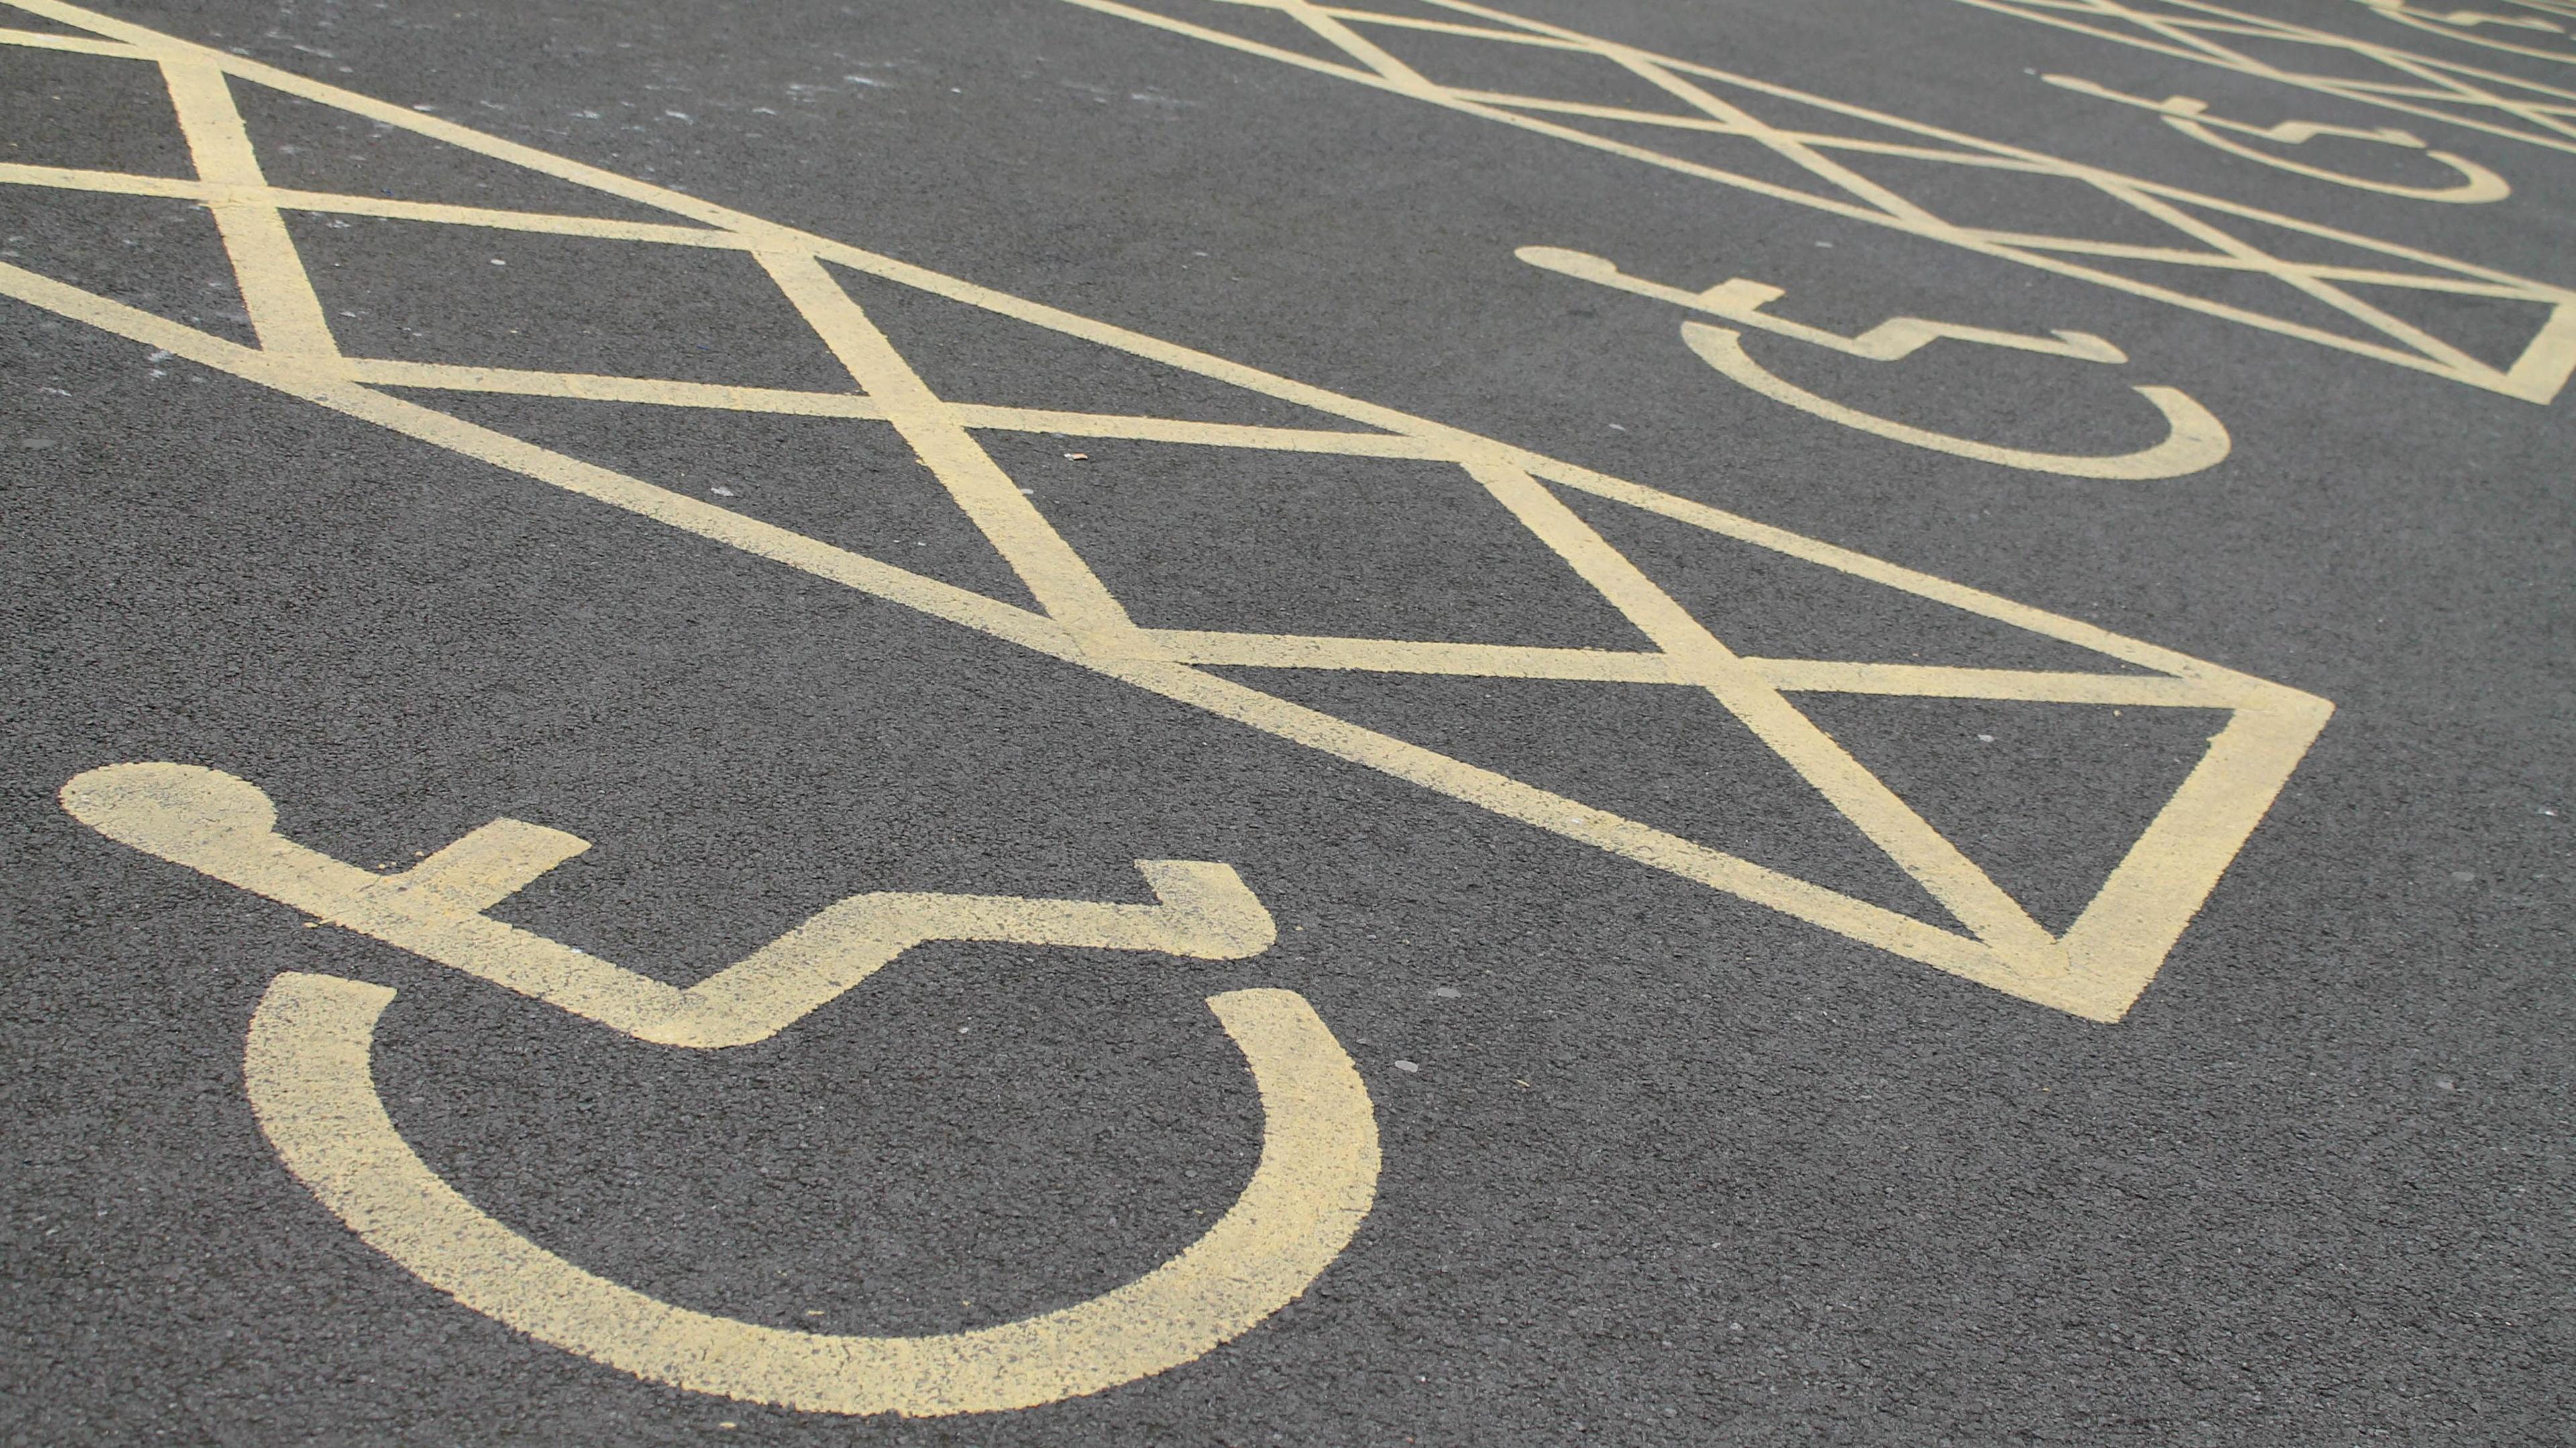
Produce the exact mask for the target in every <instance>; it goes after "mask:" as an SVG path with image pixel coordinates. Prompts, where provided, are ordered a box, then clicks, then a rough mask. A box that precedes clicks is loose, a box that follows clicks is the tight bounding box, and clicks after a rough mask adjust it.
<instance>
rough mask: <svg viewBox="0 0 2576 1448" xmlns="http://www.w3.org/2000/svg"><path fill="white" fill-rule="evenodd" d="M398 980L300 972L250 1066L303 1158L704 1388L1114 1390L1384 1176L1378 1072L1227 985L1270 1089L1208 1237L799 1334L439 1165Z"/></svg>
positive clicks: (854, 1400) (1233, 1304)
mask: <svg viewBox="0 0 2576 1448" xmlns="http://www.w3.org/2000/svg"><path fill="white" fill-rule="evenodd" d="M393 998H394V993H393V992H392V991H390V990H387V989H385V988H384V987H382V986H376V985H367V984H364V983H361V982H358V981H351V980H341V979H337V978H335V977H331V976H318V975H305V974H300V973H297V972H293V971H289V972H286V973H283V974H280V975H279V976H278V977H277V978H276V979H275V980H274V981H272V982H271V983H270V985H269V988H268V993H267V994H266V995H265V996H263V997H262V998H261V1000H260V1004H259V1008H258V1010H257V1011H256V1012H255V1013H254V1014H253V1015H252V1017H251V1025H250V1041H249V1047H248V1051H247V1054H246V1058H245V1061H244V1071H243V1075H244V1081H245V1085H246V1086H247V1088H248V1092H249V1095H250V1100H251V1106H252V1109H253V1110H254V1111H255V1112H257V1114H258V1117H259V1124H260V1129H261V1130H262V1131H264V1132H266V1133H267V1134H268V1139H269V1141H270V1142H271V1143H272V1144H273V1145H274V1146H275V1147H276V1148H277V1154H278V1156H279V1157H280V1158H281V1159H283V1160H284V1161H285V1163H286V1165H287V1169H288V1170H290V1171H292V1172H294V1173H295V1175H296V1177H297V1179H299V1180H301V1181H302V1182H303V1183H304V1184H305V1185H306V1186H308V1187H310V1188H312V1190H313V1194H314V1195H315V1196H317V1197H319V1198H320V1199H321V1200H322V1202H323V1204H324V1205H326V1206H328V1207H329V1208H330V1209H331V1211H332V1213H333V1214H334V1215H336V1216H338V1217H339V1218H340V1220H341V1221H343V1222H345V1223H347V1224H348V1226H349V1229H350V1230H351V1231H353V1232H355V1233H357V1234H358V1236H359V1237H360V1238H361V1239H363V1240H364V1241H366V1242H367V1244H368V1245H370V1246H372V1247H374V1248H375V1249H376V1250H378V1251H380V1252H383V1253H384V1254H385V1255H386V1256H388V1257H391V1258H393V1259H394V1260H395V1261H396V1262H399V1263H401V1264H402V1265H403V1266H404V1267H406V1268H408V1269H409V1270H410V1271H412V1272H413V1273H414V1274H416V1275H418V1276H419V1277H420V1278H421V1279H422V1280H423V1281H425V1282H428V1283H429V1284H430V1285H431V1286H433V1287H436V1288H438V1289H439V1290H440V1291H442V1292H445V1293H447V1294H449V1295H450V1296H452V1297H454V1298H455V1299H456V1300H457V1301H459V1302H461V1303H463V1304H465V1305H466V1306H467V1307H470V1308H473V1309H474V1310H475V1311H477V1312H481V1313H484V1314H486V1315H487V1316H490V1317H494V1318H497V1319H499V1320H500V1321H502V1322H505V1323H508V1324H509V1325H510V1326H512V1327H515V1328H517V1329H518V1330H519V1331H521V1332H524V1333H526V1334H528V1335H529V1336H531V1337H534V1338H536V1339H538V1340H540V1341H543V1342H548V1343H552V1344H554V1345H555V1346H557V1347H560V1348H563V1349H565V1350H566V1351H569V1352H574V1353H579V1354H581V1355H582V1356H584V1357H588V1358H591V1359H594V1360H596V1361H599V1362H603V1363H606V1364H608V1365H610V1366H612V1367H616V1368H620V1369H623V1370H624V1371H626V1372H630V1373H633V1374H635V1375H636V1376H638V1377H642V1378H647V1379H650V1380H652V1381H655V1382H661V1383H668V1384H671V1385H673V1386H675V1387H681V1388H687V1389H690V1390H693V1391H696V1392H701V1393H714V1394H721V1395H723V1396H726V1397H733V1398H742V1399H746V1400H750V1401H755V1402H762V1403H772V1404H776V1405H778V1406H781V1407H787V1408H800V1409H804V1410H806V1411H809V1412H827V1413H902V1414H907V1415H912V1416H931V1415H938V1414H951V1413H988V1412H998V1411H1003V1410H1007V1409H1013V1408H1026V1407H1033V1406H1035V1405H1037V1404H1040V1403H1050V1402H1055V1401H1058V1400H1060V1399H1063V1398H1070V1397H1078V1396H1081V1395H1083V1394H1087V1393H1096V1392H1100V1391H1101V1390H1103V1389H1106V1388H1112V1387H1116V1386H1117V1385H1119V1384H1121V1383H1127V1382H1133V1381H1135V1380H1136V1379H1138V1378H1141V1377H1147V1376H1150V1375H1152V1374H1154V1373H1159V1372H1163V1371H1165V1370H1167V1369H1169V1368H1173V1367H1176V1366H1178V1365H1180V1364H1182V1363H1186V1362H1189V1361H1191V1360H1192V1359H1195V1358H1197V1357H1199V1356H1201V1355H1202V1354H1204V1353H1206V1352H1207V1351H1208V1350H1209V1349H1210V1348H1213V1347H1215V1346H1217V1345H1218V1344H1219V1343H1223V1342H1226V1341H1228V1340H1230V1339H1232V1338H1235V1337H1238V1336H1241V1335H1242V1334H1243V1333H1244V1332H1245V1331H1247V1330H1249V1329H1250V1328H1252V1327H1253V1326H1255V1325H1256V1324H1258V1323H1259V1322H1260V1321H1261V1320H1262V1319H1263V1318H1266V1317H1268V1316H1269V1315H1270V1314H1271V1313H1273V1312H1276V1311H1278V1310H1279V1309H1280V1308H1281V1307H1283V1306H1285V1305H1286V1304H1287V1303H1289V1302H1291V1301H1293V1300H1295V1299H1296V1298H1297V1296H1298V1295H1299V1294H1301V1293H1303V1292H1304V1291H1305V1290H1306V1288H1307V1286H1308V1285H1309V1284H1311V1283H1312V1282H1313V1281H1314V1280H1315V1278H1316V1277H1317V1276H1318V1275H1320V1274H1321V1273H1322V1272H1323V1270H1324V1268H1325V1267H1327V1266H1329V1265H1330V1264H1331V1263H1332V1261H1333V1259H1334V1258H1335V1257H1337V1256H1339V1255H1340V1254H1341V1251H1342V1249H1343V1248H1344V1247H1346V1246H1348V1245H1349V1244H1350V1240H1351V1237H1352V1235H1353V1234H1354V1233H1356V1232H1357V1231H1358V1230H1359V1225H1360V1221H1361V1219H1362V1218H1363V1217H1365V1216H1366V1215H1367V1214H1368V1210H1369V1206H1370V1204H1371V1202H1372V1200H1373V1199H1374V1196H1375V1193H1376V1182H1377V1173H1378V1140H1377V1122H1376V1117H1375V1113H1374V1112H1373V1110H1372V1109H1371V1106H1370V1103H1369V1098H1368V1088H1367V1087H1366V1086H1365V1085H1363V1084H1362V1083H1361V1081H1360V1078H1359V1073H1358V1072H1357V1071H1356V1070H1354V1069H1353V1068H1352V1066H1351V1063H1350V1058H1349V1057H1348V1056H1346V1055H1344V1054H1343V1053H1342V1050H1341V1047H1340V1046H1339V1044H1338V1043H1336V1042H1335V1041H1334V1040H1333V1037H1332V1033H1331V1032H1330V1031H1328V1030H1326V1029H1325V1028H1324V1024H1323V1022H1322V1021H1320V1020H1318V1019H1316V1017H1315V1013H1314V1011H1313V1009H1312V1008H1310V1007H1309V1006H1308V1005H1307V1004H1306V1002H1305V1001H1304V1000H1303V999H1301V998H1300V997H1298V996H1297V995H1295V994H1293V993H1292V992H1289V991H1281V990H1244V991H1230V992H1227V993H1225V994H1223V995H1217V996H1211V997H1209V999H1208V1008H1209V1009H1210V1010H1212V1011H1214V1012H1215V1013H1216V1017H1217V1020H1218V1022H1219V1023H1220V1024H1221V1025H1223V1026H1224V1028H1225V1031H1226V1034H1227V1035H1229V1036H1231V1037H1232V1038H1233V1039H1234V1043H1235V1045H1236V1046H1237V1047H1238V1048H1240V1049H1241V1050H1242V1052H1243V1056H1244V1061H1245V1063H1246V1064H1247V1065H1248V1066H1249V1067H1250V1068H1251V1070H1252V1077H1253V1080H1254V1082H1255V1083H1256V1084H1257V1085H1258V1087H1259V1088H1260V1091H1261V1106H1262V1112H1263V1118H1264V1120H1263V1128H1262V1141H1261V1161H1260V1164H1259V1165H1258V1166H1257V1167H1255V1168H1254V1170H1253V1174H1252V1181H1251V1183H1250V1184H1249V1185H1247V1186H1246V1187H1245V1188H1244V1191H1243V1195H1242V1196H1241V1197H1239V1198H1238V1199H1237V1200H1236V1201H1235V1204H1234V1206H1233V1207H1232V1208H1231V1209H1230V1210H1229V1211H1227V1212H1226V1214H1225V1215H1224V1216H1223V1217H1221V1218H1219V1219H1218V1221H1217V1223H1216V1225H1215V1226H1213V1227H1211V1228H1209V1229H1208V1231H1207V1233H1206V1234H1205V1235H1204V1236H1202V1237H1200V1238H1199V1240H1198V1241H1197V1242H1195V1243H1193V1244H1192V1245H1191V1246H1190V1247H1189V1248H1188V1250H1186V1251H1184V1252H1183V1253H1182V1254H1181V1255H1180V1256H1178V1257H1175V1258H1173V1259H1172V1260H1171V1261H1169V1262H1166V1263H1164V1264H1163V1265H1161V1266H1159V1267H1157V1268H1155V1269H1154V1270H1152V1271H1151V1272H1148V1273H1146V1274H1145V1275H1144V1276H1142V1277H1140V1278H1138V1279H1136V1280H1135V1281H1133V1282H1130V1283H1128V1284H1127V1285H1125V1286H1123V1287H1119V1288H1116V1289H1114V1290H1112V1291H1110V1292H1108V1293H1105V1294H1103V1295H1101V1296H1099V1297H1095V1298H1092V1299H1091V1300H1089V1301H1087V1302H1082V1303H1078V1304H1076V1305H1074V1306H1071V1307H1066V1308H1061V1309H1059V1310H1057V1311H1054V1312H1048V1313H1042V1314H1039V1315H1038V1316H1035V1317H1029V1318H1023V1319H1021V1320H1019V1321H1016V1322H1009V1323H1003V1324H1000V1325H998V1326H994V1327H986V1328H977V1329H975V1330H972V1331H968V1332H954V1333H942V1334H938V1335H933V1336H923V1337H862V1336H855V1335H843V1334H834V1333H818V1332H799V1331H790V1330H786V1329H781V1328H774V1327H764V1326H761V1325H759V1324H757V1323H749V1322H743V1321H740V1320H737V1319H734V1318H729V1317H720V1316H717V1315H715V1314H713V1313H705V1312H696V1311H692V1310H690V1309H688V1308H684V1307H675V1306H672V1305H671V1304H669V1303H667V1302H663V1301H660V1300H658V1299H656V1298H653V1297H650V1296H647V1295H645V1294H644V1293H641V1292H637V1291H635V1290H634V1289H632V1288H628V1287H623V1286H620V1285H618V1284H617V1283H614V1282H611V1281H609V1280H607V1279H606V1278H603V1277H600V1276H598V1275H596V1274H594V1273H591V1272H588V1271H585V1270H583V1269H582V1268H580V1267H576V1266H574V1265H573V1264H572V1263H570V1262H567V1261H565V1260H564V1259H563V1258H561V1257H559V1256H556V1255H555V1254H554V1253H552V1252H549V1251H547V1250H546V1249H544V1248H543V1247H540V1246H538V1245H537V1244H536V1243H534V1242H532V1241H530V1240H529V1239H528V1238H526V1237H525V1236H522V1235H521V1234H520V1233H518V1232H517V1231H514V1230H512V1229H511V1228H510V1227H508V1226H506V1225H504V1224H502V1223H501V1222H499V1221H497V1220H495V1219H494V1218H493V1217H492V1216H491V1215H490V1214H489V1213H486V1212H485V1211H483V1210H482V1209H481V1208H479V1207H477V1206H475V1205H474V1204H473V1202H471V1201H469V1200H467V1199H466V1198H465V1197H464V1195H462V1194H461V1193H459V1192H458V1191H457V1190H456V1189H455V1188H453V1187H451V1186H449V1185H448V1184H447V1183H446V1182H445V1181H443V1180H441V1179H440V1177H439V1176H438V1174H437V1173H436V1172H434V1171H432V1170H431V1169H430V1167H429V1165H428V1164H427V1163H426V1162H423V1161H422V1160H421V1159H420V1157H419V1155H418V1154H417V1153H416V1152H414V1151H413V1150H412V1149H411V1146H410V1145H409V1143H407V1142H405V1141H404V1140H403V1139H402V1135H401V1133H400V1132H399V1131H397V1130H396V1129H395V1127H394V1124H393V1120H392V1118H391V1117H389V1116H387V1115H386V1114H385V1109H384V1104H383V1101H382V1099H381V1098H380V1097H379V1096H378V1095H377V1093H376V1088H375V1082H374V1079H373V1074H372V1072H371V1070H370V1058H371V1055H372V1051H373V1044H374V1035H375V1025H376V1021H377V1019H378V1018H379V1017H380V1016H381V1015H382V1014H383V1012H384V1009H385V1007H386V1006H387V1005H389V1004H391V1003H392V1001H393Z"/></svg>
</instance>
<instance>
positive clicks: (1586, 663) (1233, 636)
mask: <svg viewBox="0 0 2576 1448" xmlns="http://www.w3.org/2000/svg"><path fill="white" fill-rule="evenodd" d="M1147 632H1149V633H1150V634H1151V635H1152V636H1153V639H1154V642H1155V643H1156V644H1157V645H1158V646H1160V648H1161V649H1162V651H1163V653H1164V655H1165V656H1166V657H1168V658H1170V659H1172V660H1173V661H1174V662H1176V663H1185V664H1209V665H1218V666H1233V667H1241V668H1262V669H1348V670H1354V671H1360V672H1368V673H1391V674H1446V675H1451V676H1455V677H1460V678H1493V679H1566V680H1585V681H1591V682H1597V683H1617V684H1677V685H1686V686H1690V687H1697V685H1698V681H1697V680H1696V679H1694V678H1692V677H1691V675H1690V673H1689V671H1688V670H1686V669H1678V668H1676V667H1675V665H1674V663H1673V661H1672V660H1671V659H1670V658H1669V657H1668V656H1666V655H1664V654H1660V653H1627V652H1621V651H1619V650H1616V649H1572V648H1548V647H1531V646H1527V645H1516V644H1465V643H1441V642H1429V641H1422V640H1415V639H1363V638H1330V637H1319V636H1316V635H1312V634H1258V633H1224V632H1219V631H1216V630H1210V629H1151V630H1148V631H1147ZM1743 662H1744V665H1745V667H1746V668H1749V669H1751V670H1752V671H1753V672H1754V673H1756V674H1758V675H1760V676H1761V678H1762V679H1763V680H1764V682H1766V683H1768V684H1770V686H1771V687H1772V688H1774V689H1778V690H1780V691H1781V692H1783V693H1808V694H1881V695H1903V696H1910V697H1916V698H1933V699H2005V700H2019V701H2024V702H2030V703H2048V704H2118V705H2128V706H2133V707H2137V708H2145V709H2234V708H2238V707H2241V706H2243V705H2245V704H2247V703H2249V702H2251V700H2250V697H2249V696H2248V695H2247V694H2246V693H2245V692H2244V691H2243V690H2231V689H2226V688H2223V687H2212V686H2210V685H2207V684H2203V683H2199V682H2197V681H2194V680H2189V679H2176V678H2171V677H2168V676H2166V675H2162V674H2087V673H2069V672H2063V671H2050V670H2039V669H1983V668H1962V667H1958V666H1954V665H1947V664H1877V663H1859V662H1848V661H1843V660H1834V659H1763V658H1754V657H1751V656H1747V657H1745V658H1744V660H1743Z"/></svg>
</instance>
